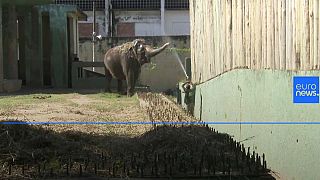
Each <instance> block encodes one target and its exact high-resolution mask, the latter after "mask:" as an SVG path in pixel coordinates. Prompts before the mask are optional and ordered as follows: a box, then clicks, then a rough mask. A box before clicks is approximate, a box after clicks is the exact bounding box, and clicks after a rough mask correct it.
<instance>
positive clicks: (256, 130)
mask: <svg viewBox="0 0 320 180" xmlns="http://www.w3.org/2000/svg"><path fill="white" fill-rule="evenodd" d="M296 75H303V76H309V75H310V76H320V72H319V71H297V72H291V71H275V70H243V69H242V70H241V69H238V70H233V71H230V72H228V73H225V74H222V75H221V76H218V77H216V78H214V79H212V80H209V81H207V82H205V83H202V84H199V85H197V87H196V96H195V109H194V114H195V116H196V117H197V118H199V119H201V120H203V121H211V122H217V121H218V122H239V123H240V122H281V121H282V122H284V121H287V122H303V121H307V122H318V121H319V114H320V105H319V104H293V95H292V92H293V81H292V78H293V76H296ZM214 128H216V129H218V130H219V132H225V133H229V134H230V135H233V136H234V138H235V139H236V140H238V141H242V142H243V143H244V144H245V146H247V147H250V149H251V150H255V151H256V152H257V153H259V154H262V153H265V154H266V159H267V164H268V168H270V169H272V170H273V171H274V172H277V174H278V176H279V177H280V179H320V174H319V173H318V169H319V158H318V154H319V153H318V152H319V149H320V131H319V125H276V124H271V125H244V124H238V125H214Z"/></svg>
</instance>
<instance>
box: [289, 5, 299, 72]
mask: <svg viewBox="0 0 320 180" xmlns="http://www.w3.org/2000/svg"><path fill="white" fill-rule="evenodd" d="M292 3H293V5H292V10H291V14H292V52H291V58H292V60H291V61H292V65H293V67H292V69H294V70H299V69H300V63H299V61H297V57H296V52H297V50H296V49H297V41H296V37H297V36H296V32H297V23H296V21H297V20H296V0H292Z"/></svg>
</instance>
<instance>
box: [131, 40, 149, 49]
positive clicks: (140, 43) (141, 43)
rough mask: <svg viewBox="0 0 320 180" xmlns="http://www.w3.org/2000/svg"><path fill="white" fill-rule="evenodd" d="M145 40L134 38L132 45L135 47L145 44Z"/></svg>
mask: <svg viewBox="0 0 320 180" xmlns="http://www.w3.org/2000/svg"><path fill="white" fill-rule="evenodd" d="M145 43H146V42H145V40H144V39H135V40H134V41H133V46H134V47H135V48H136V49H137V48H138V47H139V46H140V45H143V44H145Z"/></svg>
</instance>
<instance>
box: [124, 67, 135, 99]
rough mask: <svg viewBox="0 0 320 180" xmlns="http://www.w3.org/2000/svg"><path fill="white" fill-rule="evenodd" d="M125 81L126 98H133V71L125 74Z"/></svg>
mask: <svg viewBox="0 0 320 180" xmlns="http://www.w3.org/2000/svg"><path fill="white" fill-rule="evenodd" d="M126 80H127V96H128V97H131V96H133V93H134V86H135V84H134V82H135V80H134V73H133V70H129V72H128V73H127V77H126Z"/></svg>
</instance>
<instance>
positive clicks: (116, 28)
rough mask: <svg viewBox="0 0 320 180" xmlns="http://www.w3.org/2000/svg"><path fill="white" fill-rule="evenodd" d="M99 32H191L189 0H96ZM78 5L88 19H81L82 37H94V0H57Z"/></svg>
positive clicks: (119, 34)
mask: <svg viewBox="0 0 320 180" xmlns="http://www.w3.org/2000/svg"><path fill="white" fill-rule="evenodd" d="M94 2H95V9H96V33H97V34H100V35H102V36H104V37H106V36H108V37H111V36H113V37H134V36H178V35H189V34H190V27H189V26H190V18H189V1H188V0H95V1H94ZM55 3H57V4H73V5H77V6H78V7H79V8H80V9H81V10H82V11H84V12H85V13H86V14H87V16H88V19H87V21H79V33H80V37H91V35H92V23H93V13H92V9H93V1H92V0H55Z"/></svg>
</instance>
